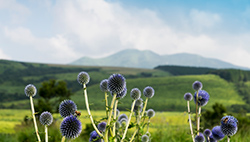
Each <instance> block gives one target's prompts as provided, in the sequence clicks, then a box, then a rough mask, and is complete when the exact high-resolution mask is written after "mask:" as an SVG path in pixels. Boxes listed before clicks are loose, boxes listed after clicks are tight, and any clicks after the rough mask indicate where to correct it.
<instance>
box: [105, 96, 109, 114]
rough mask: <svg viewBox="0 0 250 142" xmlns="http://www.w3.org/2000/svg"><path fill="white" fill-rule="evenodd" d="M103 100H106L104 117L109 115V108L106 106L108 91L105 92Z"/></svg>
mask: <svg viewBox="0 0 250 142" xmlns="http://www.w3.org/2000/svg"><path fill="white" fill-rule="evenodd" d="M105 102H106V107H105V108H106V117H108V115H109V108H108V93H107V92H105Z"/></svg>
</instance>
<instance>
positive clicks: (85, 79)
mask: <svg viewBox="0 0 250 142" xmlns="http://www.w3.org/2000/svg"><path fill="white" fill-rule="evenodd" d="M89 80H90V77H89V74H88V73H87V72H84V71H82V72H80V73H79V74H78V76H77V81H78V82H79V83H80V84H88V83H89Z"/></svg>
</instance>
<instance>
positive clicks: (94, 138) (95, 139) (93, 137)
mask: <svg viewBox="0 0 250 142" xmlns="http://www.w3.org/2000/svg"><path fill="white" fill-rule="evenodd" d="M89 142H102V139H101V138H100V136H99V135H98V134H97V132H96V131H95V130H94V131H92V132H91V133H90V138H89Z"/></svg>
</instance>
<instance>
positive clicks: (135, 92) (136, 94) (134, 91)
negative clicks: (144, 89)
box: [130, 88, 141, 100]
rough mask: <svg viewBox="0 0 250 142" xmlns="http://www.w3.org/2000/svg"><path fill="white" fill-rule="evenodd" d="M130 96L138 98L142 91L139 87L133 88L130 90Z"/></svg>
mask: <svg viewBox="0 0 250 142" xmlns="http://www.w3.org/2000/svg"><path fill="white" fill-rule="evenodd" d="M130 97H131V98H132V99H133V100H137V99H139V98H140V97H141V91H140V90H139V89H138V88H133V89H132V90H131V92H130Z"/></svg>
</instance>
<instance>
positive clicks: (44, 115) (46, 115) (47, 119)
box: [39, 111, 53, 126]
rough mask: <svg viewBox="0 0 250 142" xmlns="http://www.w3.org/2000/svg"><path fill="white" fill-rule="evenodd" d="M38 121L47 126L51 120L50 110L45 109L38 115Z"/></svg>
mask: <svg viewBox="0 0 250 142" xmlns="http://www.w3.org/2000/svg"><path fill="white" fill-rule="evenodd" d="M39 120H40V122H41V124H42V125H47V126H49V125H50V124H51V123H52V122H53V116H52V115H51V113H50V112H48V111H45V112H43V113H42V114H41V115H40V118H39Z"/></svg>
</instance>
